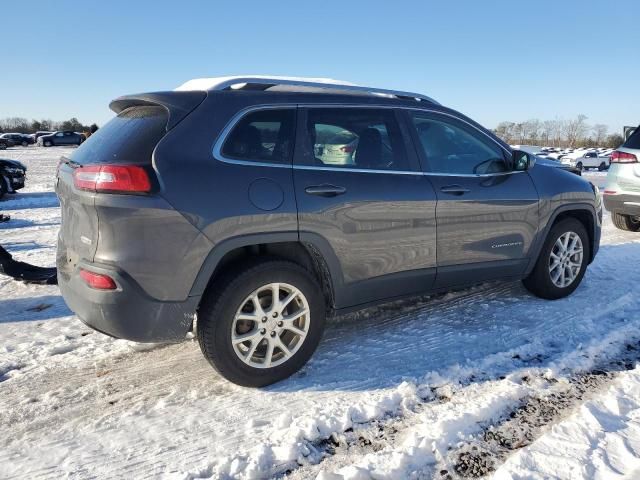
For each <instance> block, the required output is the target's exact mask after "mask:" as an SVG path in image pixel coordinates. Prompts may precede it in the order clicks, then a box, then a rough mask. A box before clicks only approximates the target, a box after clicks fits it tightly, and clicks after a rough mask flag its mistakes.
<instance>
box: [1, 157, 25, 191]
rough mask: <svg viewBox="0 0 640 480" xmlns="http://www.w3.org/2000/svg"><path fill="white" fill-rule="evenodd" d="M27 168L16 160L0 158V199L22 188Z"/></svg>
mask: <svg viewBox="0 0 640 480" xmlns="http://www.w3.org/2000/svg"><path fill="white" fill-rule="evenodd" d="M26 175H27V167H25V166H24V165H23V164H22V163H20V162H19V161H17V160H9V159H5V158H0V199H1V198H2V197H4V196H5V194H7V193H15V192H16V191H17V190H20V189H21V188H24V181H25V178H26Z"/></svg>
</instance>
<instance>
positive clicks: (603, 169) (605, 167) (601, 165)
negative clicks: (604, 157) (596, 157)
mask: <svg viewBox="0 0 640 480" xmlns="http://www.w3.org/2000/svg"><path fill="white" fill-rule="evenodd" d="M606 169H607V164H606V163H605V162H602V163H601V164H600V165H599V166H598V170H600V171H601V172H603V171H605V170H606Z"/></svg>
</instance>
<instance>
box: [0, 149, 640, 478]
mask: <svg viewBox="0 0 640 480" xmlns="http://www.w3.org/2000/svg"><path fill="white" fill-rule="evenodd" d="M69 151H70V150H69V149H66V148H63V147H60V148H52V149H43V148H36V147H28V148H24V149H23V148H20V149H11V150H8V151H6V152H3V153H2V155H3V156H4V157H8V158H16V159H19V160H21V161H22V162H24V163H25V164H26V165H27V166H28V167H29V171H28V181H27V188H25V189H24V190H23V191H21V192H20V193H19V194H17V195H15V196H8V198H6V199H5V200H3V201H1V202H0V210H1V211H2V213H8V214H10V215H11V216H12V220H11V222H9V223H6V224H0V243H2V245H4V246H5V248H7V249H8V250H9V251H10V252H11V253H12V254H13V255H14V256H15V257H16V258H17V259H19V260H24V261H28V262H31V263H35V264H38V265H43V266H48V265H53V264H54V262H55V240H56V235H57V231H58V228H59V223H60V212H59V209H58V202H57V199H56V197H55V195H54V193H53V182H54V176H55V167H56V163H57V159H58V157H59V156H60V155H61V154H63V153H69ZM586 177H587V178H589V179H590V180H592V181H594V183H596V184H599V185H602V184H603V182H604V179H605V175H604V174H601V173H593V174H587V175H586ZM639 243H640V234H632V233H626V232H621V231H619V230H616V229H615V228H614V227H613V225H612V224H611V221H610V219H609V217H608V215H607V216H606V218H605V225H604V232H603V239H602V247H601V250H600V253H599V255H598V257H597V258H596V261H595V262H594V263H593V264H592V265H591V266H590V268H589V270H588V271H587V275H586V276H585V279H584V281H583V284H582V285H581V286H580V288H579V289H578V290H577V291H576V292H575V293H574V294H573V295H572V296H571V297H570V298H567V299H563V300H558V301H555V302H548V301H544V300H540V299H537V298H534V297H532V296H531V295H529V294H528V293H527V292H526V291H525V290H524V289H523V288H522V287H521V286H520V284H519V283H509V284H496V283H491V284H484V285H480V286H478V287H474V288H471V289H467V290H463V291H458V292H455V293H450V294H447V295H439V296H434V297H432V298H419V299H415V300H412V301H404V302H398V303H394V304H390V305H385V306H382V307H379V308H376V309H371V310H368V311H365V312H360V313H358V314H353V315H350V316H346V317H341V318H337V319H335V320H333V321H331V322H330V323H329V324H328V326H327V331H326V334H325V337H324V340H323V341H322V343H321V344H320V347H319V349H318V351H317V352H316V354H315V355H314V357H313V358H312V360H311V361H310V362H309V364H308V365H307V366H306V367H305V368H304V369H303V370H302V371H301V372H299V373H298V374H297V375H295V376H294V377H292V378H291V379H289V380H287V381H284V382H282V383H280V384H277V385H274V386H271V387H269V388H265V389H262V390H250V389H245V388H240V387H237V386H234V385H232V384H230V383H228V382H226V381H225V380H223V379H221V378H220V377H218V376H217V375H216V374H215V372H214V371H213V370H212V369H211V368H210V367H209V365H208V364H207V362H206V361H205V360H204V359H203V357H202V356H201V354H200V352H199V349H198V346H197V344H196V343H195V342H193V341H190V340H187V341H185V342H184V343H181V344H177V345H169V346H161V345H138V344H135V343H131V342H127V341H124V340H114V339H111V338H109V337H106V336H104V335H102V334H100V333H97V332H94V331H92V330H91V329H89V328H87V327H85V326H84V325H83V324H82V323H81V322H80V321H79V320H78V319H77V318H75V317H74V316H73V314H72V313H71V312H70V311H69V310H68V309H67V307H66V306H65V304H64V301H63V300H62V298H61V297H60V295H59V293H58V291H57V288H56V287H55V286H27V285H24V284H21V283H18V282H14V281H11V280H9V279H8V278H7V277H1V276H0V431H1V432H2V435H1V436H0V478H60V477H67V476H68V477H70V478H106V477H109V478H114V477H115V478H149V477H154V478H157V477H161V478H173V479H188V478H269V477H273V476H286V477H291V478H295V479H298V478H319V479H325V480H328V479H331V480H333V479H342V478H345V479H368V478H376V479H382V478H389V479H396V478H437V479H440V478H442V479H446V478H459V477H464V476H467V477H478V476H483V475H486V476H489V477H491V476H495V478H499V479H505V478H518V479H520V478H522V479H524V478H540V479H542V478H603V479H604V478H607V479H609V478H639V477H640V367H636V361H637V360H638V358H640V343H639V342H640V328H639V327H640V308H639V307H640V295H639V293H640V290H639V288H638V285H639V284H640V268H638V266H639V265H640V245H639Z"/></svg>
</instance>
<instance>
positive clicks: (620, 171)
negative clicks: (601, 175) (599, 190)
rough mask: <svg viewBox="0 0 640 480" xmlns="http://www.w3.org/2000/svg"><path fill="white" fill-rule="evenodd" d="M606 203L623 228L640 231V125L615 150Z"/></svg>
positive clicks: (605, 194) (609, 174)
mask: <svg viewBox="0 0 640 480" xmlns="http://www.w3.org/2000/svg"><path fill="white" fill-rule="evenodd" d="M603 194H604V195H603V199H604V206H605V208H606V209H607V210H608V211H610V212H611V219H612V220H613V224H614V225H615V226H616V227H618V228H619V229H620V230H627V231H632V232H638V231H640V128H637V129H636V131H635V132H634V133H633V135H631V136H630V137H629V138H628V139H627V141H626V142H625V143H624V144H623V145H622V146H621V147H620V148H618V149H617V150H615V151H614V152H613V153H612V154H611V168H609V173H608V174H607V184H606V186H605V187H604V192H603Z"/></svg>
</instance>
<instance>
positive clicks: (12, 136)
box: [0, 133, 35, 147]
mask: <svg viewBox="0 0 640 480" xmlns="http://www.w3.org/2000/svg"><path fill="white" fill-rule="evenodd" d="M0 138H4V139H7V140H9V141H10V142H12V143H13V145H22V146H23V147H26V146H28V145H33V144H34V143H35V140H34V139H33V138H32V137H30V136H29V135H27V134H24V133H3V134H2V135H0Z"/></svg>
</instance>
